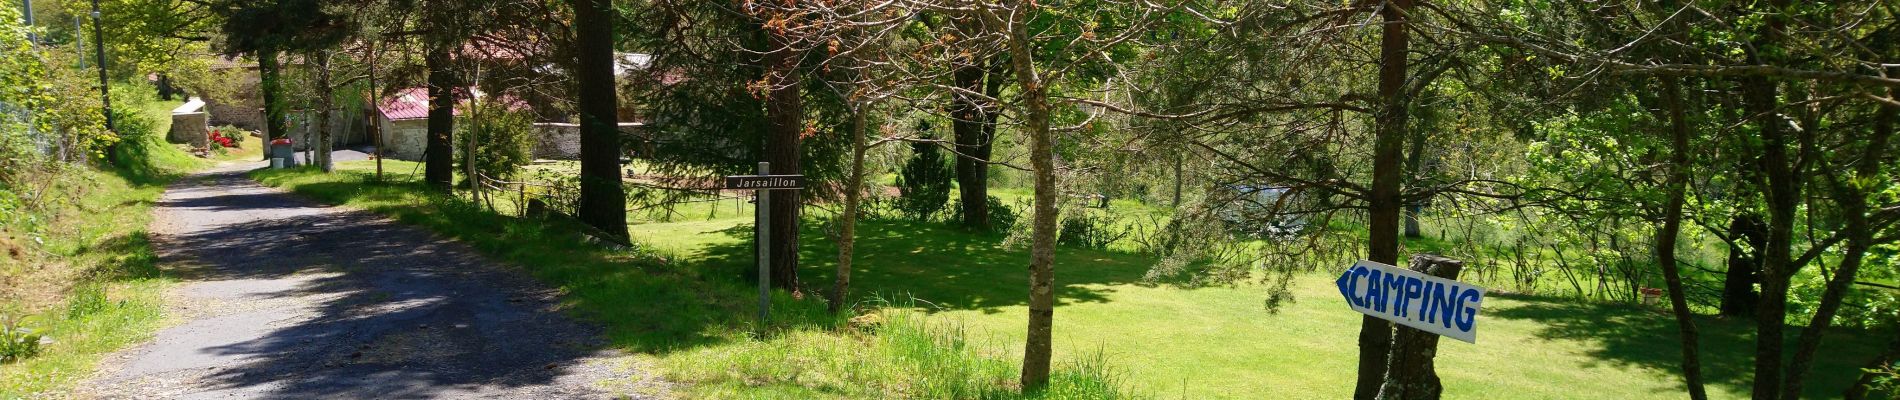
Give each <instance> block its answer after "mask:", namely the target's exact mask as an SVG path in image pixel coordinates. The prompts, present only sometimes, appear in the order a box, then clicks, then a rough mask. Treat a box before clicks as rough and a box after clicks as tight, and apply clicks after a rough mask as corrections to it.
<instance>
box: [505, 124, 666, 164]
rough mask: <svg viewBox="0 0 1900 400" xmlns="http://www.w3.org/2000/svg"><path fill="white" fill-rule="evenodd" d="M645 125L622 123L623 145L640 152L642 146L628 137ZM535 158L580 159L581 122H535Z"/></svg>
mask: <svg viewBox="0 0 1900 400" xmlns="http://www.w3.org/2000/svg"><path fill="white" fill-rule="evenodd" d="M643 126H645V125H642V124H638V123H621V124H620V133H621V134H622V135H621V137H622V138H623V139H622V140H621V146H622V147H623V148H625V149H628V150H633V151H634V152H635V153H639V151H638V150H639V149H640V146H639V145H638V144H637V143H632V142H631V141H630V140H629V139H628V134H633V133H636V131H637V130H638V129H639V128H640V127H643ZM533 153H534V158H535V159H540V160H579V159H581V126H580V125H579V124H569V123H554V122H542V123H535V124H534V151H533Z"/></svg>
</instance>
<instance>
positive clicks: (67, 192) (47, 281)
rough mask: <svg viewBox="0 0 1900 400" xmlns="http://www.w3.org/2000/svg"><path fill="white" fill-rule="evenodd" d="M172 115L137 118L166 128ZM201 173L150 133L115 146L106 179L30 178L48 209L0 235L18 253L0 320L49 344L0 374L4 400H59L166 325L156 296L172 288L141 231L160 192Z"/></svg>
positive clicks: (2, 265)
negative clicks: (15, 319)
mask: <svg viewBox="0 0 1900 400" xmlns="http://www.w3.org/2000/svg"><path fill="white" fill-rule="evenodd" d="M177 105H178V103H177V102H153V103H150V104H146V105H144V106H143V107H142V108H141V109H142V110H143V111H144V112H145V115H147V116H150V117H152V118H156V119H157V120H158V121H164V122H163V123H162V124H161V125H160V127H161V128H166V127H169V124H170V111H171V108H172V107H175V106H177ZM160 132H162V131H160ZM204 165H206V163H205V162H204V161H202V160H199V159H197V158H194V157H191V156H190V155H188V154H185V153H184V152H183V151H181V150H180V149H179V148H178V147H176V146H174V145H171V144H169V143H165V142H164V138H163V136H162V133H157V134H150V133H148V134H133V135H130V136H129V137H128V138H126V140H124V141H122V142H120V143H119V145H118V151H117V152H115V153H114V154H113V164H112V165H110V166H108V167H106V168H104V169H95V168H93V167H88V166H66V167H60V168H48V169H44V170H40V171H37V172H36V173H38V174H40V175H38V176H35V177H33V178H32V180H33V181H34V182H43V183H46V184H47V186H45V189H44V190H45V193H43V194H44V195H45V198H47V199H50V200H49V201H46V202H44V203H43V204H42V207H40V208H37V209H31V210H25V211H24V212H25V214H27V215H20V216H14V217H20V219H14V218H9V219H12V220H15V221H33V223H29V224H19V225H12V226H6V225H0V240H5V241H7V242H9V243H14V244H13V245H9V246H8V247H10V248H12V249H21V250H22V251H21V252H20V253H17V254H8V255H7V256H5V257H4V258H0V281H4V282H7V283H8V285H9V287H7V288H4V289H0V295H3V296H0V314H5V315H9V316H20V315H25V316H26V319H25V325H26V326H28V327H30V328H32V329H34V330H35V331H36V332H38V333H41V334H44V335H45V336H46V337H47V338H49V339H50V340H51V343H49V344H47V345H46V346H44V348H43V349H42V352H41V354H40V355H39V356H37V357H33V358H28V359H26V360H23V361H20V362H16V363H12V364H7V365H4V366H0V398H21V397H40V396H55V397H57V396H60V395H61V394H62V393H65V392H67V391H68V390H70V389H72V386H73V385H74V384H75V383H76V382H78V381H79V380H81V379H84V378H85V377H87V376H88V375H89V374H90V373H91V371H92V369H93V368H94V366H95V365H96V364H98V361H99V360H100V358H101V357H103V356H104V355H106V354H108V353H111V352H113V351H116V350H118V349H121V348H123V347H125V346H128V345H131V344H134V343H138V342H141V341H143V340H145V339H146V338H148V337H150V336H151V334H152V332H154V331H156V330H157V329H158V327H159V326H160V325H162V324H163V306H162V304H163V296H162V294H163V293H164V290H165V289H166V287H168V286H169V284H170V283H171V282H173V279H171V278H169V277H166V276H165V275H164V273H162V272H161V271H160V270H159V268H158V266H157V265H156V260H157V256H156V255H155V253H154V249H153V248H152V243H151V238H150V235H149V234H148V233H147V232H146V228H147V226H148V225H149V224H150V223H151V220H152V215H151V210H152V205H153V202H154V201H155V200H157V199H158V196H159V195H160V194H162V193H163V192H164V185H165V184H166V183H168V182H170V181H172V180H174V179H176V178H178V177H180V176H182V175H183V174H184V173H186V172H189V171H192V170H195V169H197V168H201V167H203V166H204ZM23 187H24V185H23ZM15 246H17V247H15Z"/></svg>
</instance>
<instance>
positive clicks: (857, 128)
mask: <svg viewBox="0 0 1900 400" xmlns="http://www.w3.org/2000/svg"><path fill="white" fill-rule="evenodd" d="M863 107H864V106H863V105H860V106H859V108H858V109H857V110H856V111H854V112H852V113H851V172H850V177H848V178H846V179H845V185H844V215H842V216H840V217H839V218H840V220H839V222H838V224H839V225H840V227H839V232H838V277H837V282H835V283H834V284H833V285H832V287H831V306H830V310H831V313H832V314H837V313H838V312H839V311H843V310H844V302H845V297H846V295H847V294H850V292H849V290H848V289H849V288H850V287H851V258H852V254H851V252H852V251H853V250H854V248H855V247H857V235H858V202H859V201H860V200H861V199H862V198H863V197H864V152H865V148H864V147H865V144H864V129H865V127H864V112H865V110H864V109H863Z"/></svg>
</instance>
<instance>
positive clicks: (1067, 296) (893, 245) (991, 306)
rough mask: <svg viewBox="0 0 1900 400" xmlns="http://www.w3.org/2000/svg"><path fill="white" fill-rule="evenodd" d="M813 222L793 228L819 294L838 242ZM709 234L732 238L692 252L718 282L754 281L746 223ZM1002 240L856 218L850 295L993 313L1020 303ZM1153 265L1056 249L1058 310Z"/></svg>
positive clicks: (1137, 277)
mask: <svg viewBox="0 0 1900 400" xmlns="http://www.w3.org/2000/svg"><path fill="white" fill-rule="evenodd" d="M818 225H820V224H819V223H816V222H813V221H807V222H806V223H805V224H804V226H803V229H802V230H801V231H800V243H799V260H800V264H799V268H800V269H801V270H800V271H799V279H800V280H801V281H802V283H803V285H804V286H805V287H806V288H808V289H810V290H816V291H819V292H820V293H824V292H828V291H829V290H830V287H831V282H832V280H833V279H834V278H833V277H834V276H836V271H837V265H838V264H837V260H838V244H837V242H836V241H835V240H833V239H832V238H831V237H829V236H826V235H825V232H823V231H821V230H819V229H818V228H817V226H818ZM717 233H718V234H723V235H726V236H729V237H732V238H734V239H736V240H732V241H724V242H721V243H716V244H710V245H706V246H704V247H703V248H701V249H698V250H699V251H700V253H702V254H703V255H704V256H703V259H704V260H705V263H706V266H707V268H708V269H709V270H712V271H720V272H718V273H719V274H720V276H722V277H723V278H724V279H733V280H750V279H753V277H756V276H757V275H758V273H757V272H756V271H757V270H756V267H755V265H756V264H754V261H753V259H754V257H756V256H755V254H756V253H755V250H754V247H753V246H752V236H753V234H752V226H751V225H740V226H737V227H733V228H730V229H724V230H721V231H718V232H717ZM1002 242H1003V237H1001V236H1000V235H991V234H981V233H972V232H967V231H963V230H959V229H955V228H951V227H946V226H943V225H939V224H931V223H917V222H904V221H882V220H868V221H862V222H860V223H859V225H858V234H857V242H856V248H855V250H854V253H855V257H854V261H853V263H852V272H851V285H852V287H853V288H854V289H853V290H852V292H853V293H855V294H856V296H855V297H856V298H857V299H859V300H862V299H865V298H867V297H868V296H872V295H876V294H879V293H882V294H887V295H891V294H894V295H898V296H906V297H914V298H915V300H918V301H919V302H920V303H927V304H931V305H934V306H935V308H933V310H980V311H983V312H986V313H996V312H1000V311H1001V310H1000V309H1001V308H1002V307H1009V306H1020V305H1025V304H1028V300H1029V252H1028V249H1026V248H1008V247H1005V246H1003V244H1002ZM1153 263H1154V260H1153V259H1152V258H1149V257H1146V256H1141V255H1133V254H1126V253H1118V252H1111V251H1102V250H1089V249H1078V248H1072V247H1066V246H1059V247H1057V249H1056V265H1055V279H1056V283H1057V284H1058V286H1059V288H1060V289H1059V290H1058V291H1057V293H1056V295H1057V300H1058V305H1066V304H1077V303H1102V302H1108V301H1110V299H1109V295H1110V294H1112V293H1113V292H1114V290H1115V289H1113V288H1109V287H1105V286H1109V285H1121V284H1140V285H1149V284H1151V283H1149V282H1145V281H1144V280H1143V279H1142V278H1143V276H1144V275H1145V274H1146V273H1147V272H1148V269H1149V267H1151V266H1152V265H1153ZM1163 284H1166V283H1165V282H1164V283H1163ZM894 300H899V301H903V300H910V299H908V298H906V299H894Z"/></svg>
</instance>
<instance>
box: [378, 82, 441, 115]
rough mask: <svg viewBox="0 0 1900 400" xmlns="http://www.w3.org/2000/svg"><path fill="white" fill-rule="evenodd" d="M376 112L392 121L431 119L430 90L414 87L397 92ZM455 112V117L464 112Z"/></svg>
mask: <svg viewBox="0 0 1900 400" xmlns="http://www.w3.org/2000/svg"><path fill="white" fill-rule="evenodd" d="M376 110H377V111H381V112H382V113H383V118H388V119H389V120H391V121H402V120H411V119H426V118H429V88H425V87H412V88H407V89H403V90H400V91H397V92H396V93H395V94H391V95H390V96H389V97H388V98H384V99H383V101H382V104H377V105H376ZM454 111H455V115H458V116H459V115H462V110H460V109H456V110H454Z"/></svg>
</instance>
